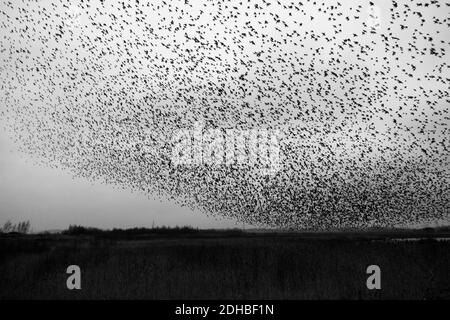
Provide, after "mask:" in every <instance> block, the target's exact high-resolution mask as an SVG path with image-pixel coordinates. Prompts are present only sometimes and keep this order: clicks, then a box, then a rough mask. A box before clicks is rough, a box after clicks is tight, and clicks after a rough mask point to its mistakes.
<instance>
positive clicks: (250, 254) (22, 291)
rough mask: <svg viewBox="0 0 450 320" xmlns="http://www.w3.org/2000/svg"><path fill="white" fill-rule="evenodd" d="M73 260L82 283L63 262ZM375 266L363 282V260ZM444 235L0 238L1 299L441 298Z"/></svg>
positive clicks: (447, 291) (446, 280)
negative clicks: (73, 285)
mask: <svg viewBox="0 0 450 320" xmlns="http://www.w3.org/2000/svg"><path fill="white" fill-rule="evenodd" d="M72 264H75V265H78V266H80V268H81V286H82V288H81V290H72V291H71V290H68V289H67V288H66V279H67V277H68V276H69V275H68V274H66V268H67V266H69V265H72ZM372 264H376V265H378V266H380V268H381V284H382V289H381V290H368V289H367V287H366V279H367V277H368V275H367V274H366V268H367V266H368V265H372ZM449 267H450V241H436V240H421V241H384V240H370V239H346V238H345V237H341V238H339V239H327V238H326V237H323V238H320V239H309V238H305V237H301V236H275V235H252V236H246V235H243V236H242V235H241V236H233V235H227V236H223V237H222V236H221V235H220V233H218V234H216V235H214V236H209V237H154V238H152V239H144V240H139V239H128V240H126V239H106V238H98V237H92V236H67V235H66V236H64V235H55V236H52V235H48V236H39V237H37V236H16V237H1V238H0V298H1V299H449V298H450V277H449V270H450V268H449Z"/></svg>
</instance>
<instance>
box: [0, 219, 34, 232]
mask: <svg viewBox="0 0 450 320" xmlns="http://www.w3.org/2000/svg"><path fill="white" fill-rule="evenodd" d="M29 231H30V221H23V222H19V223H17V224H13V223H12V222H11V221H10V220H8V221H6V222H5V224H4V225H3V227H2V228H0V232H1V233H9V232H18V233H23V234H26V233H28V232H29Z"/></svg>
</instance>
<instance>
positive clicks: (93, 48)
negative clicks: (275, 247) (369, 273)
mask: <svg viewBox="0 0 450 320" xmlns="http://www.w3.org/2000/svg"><path fill="white" fill-rule="evenodd" d="M449 9H450V4H449V3H445V1H440V0H423V1H402V0H395V1H382V0H377V1H375V0H373V2H370V1H344V0H338V1H335V0H327V1H319V0H301V1H290V2H289V1H281V0H279V1H277V0H275V1H271V0H237V1H234V0H217V1H216V0H211V1H200V0H195V1H194V0H182V1H176V0H174V1H168V0H163V1H160V0H159V1H157V0H154V1H142V0H140V1H139V0H122V1H115V0H114V1H113V0H103V1H94V0H52V1H37V0H36V1H32V0H22V1H12V0H11V1H6V0H1V1H0V39H1V40H0V88H1V89H0V101H1V102H0V106H1V107H0V114H1V119H2V123H3V124H5V126H6V128H7V130H8V132H9V133H10V134H11V136H12V137H13V138H14V139H15V141H16V143H17V144H18V145H19V146H20V147H21V149H22V150H23V151H24V152H27V153H29V154H31V155H33V156H34V157H35V159H37V161H41V162H43V163H45V164H46V165H49V166H58V167H63V168H66V169H67V170H70V171H71V172H73V174H74V176H82V177H87V178H89V179H95V180H98V179H100V180H102V181H104V182H105V183H111V184H115V185H117V186H119V187H122V188H124V189H133V190H140V191H142V192H145V193H146V194H148V195H149V196H151V197H159V198H160V199H164V200H170V201H176V202H178V203H179V204H181V205H187V206H189V207H192V208H193V209H199V210H201V211H203V212H205V213H207V214H210V215H213V216H217V217H221V216H224V217H229V218H235V219H237V220H240V221H245V222H247V223H250V224H254V225H261V226H272V227H279V228H293V229H298V228H310V229H330V228H365V227H376V226H398V225H406V226H410V225H413V224H416V223H425V222H430V221H435V220H439V219H444V220H449V219H450V213H449V212H450V210H449V209H450V192H449V191H450V190H449V187H448V183H449V178H450V174H449V170H448V169H449V148H450V144H449V140H448V137H449V133H450V132H449V124H450V121H449V120H450V114H449V102H450V98H449V92H450V90H449V89H450V88H449V83H450V79H449V76H450V72H449V68H450V65H449V62H450V61H449V58H448V52H447V51H448V50H449V49H450V48H449V45H450V17H449V15H448V12H449ZM198 121H202V122H203V123H204V129H205V130H208V129H210V128H216V129H223V130H225V129H235V130H248V129H265V130H277V131H278V132H280V134H279V137H278V139H279V146H280V152H281V153H280V154H281V157H282V158H281V164H282V167H281V169H280V170H279V171H278V172H276V173H274V174H272V175H262V174H261V173H260V171H259V170H258V168H255V166H254V165H251V164H248V165H242V164H231V165H230V164H227V165H225V164H222V165H205V164H203V165H184V166H183V165H181V166H180V165H177V166H176V165H174V164H173V161H172V158H171V155H172V150H173V141H172V137H173V134H174V132H175V131H177V130H179V129H189V128H192V126H193V124H194V123H196V122H198Z"/></svg>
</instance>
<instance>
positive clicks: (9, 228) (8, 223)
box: [1, 220, 14, 233]
mask: <svg viewBox="0 0 450 320" xmlns="http://www.w3.org/2000/svg"><path fill="white" fill-rule="evenodd" d="M13 228H14V226H13V224H12V222H11V221H9V220H8V221H6V222H5V224H4V225H3V227H2V228H1V232H2V233H8V232H11V231H13V230H12V229H13Z"/></svg>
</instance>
